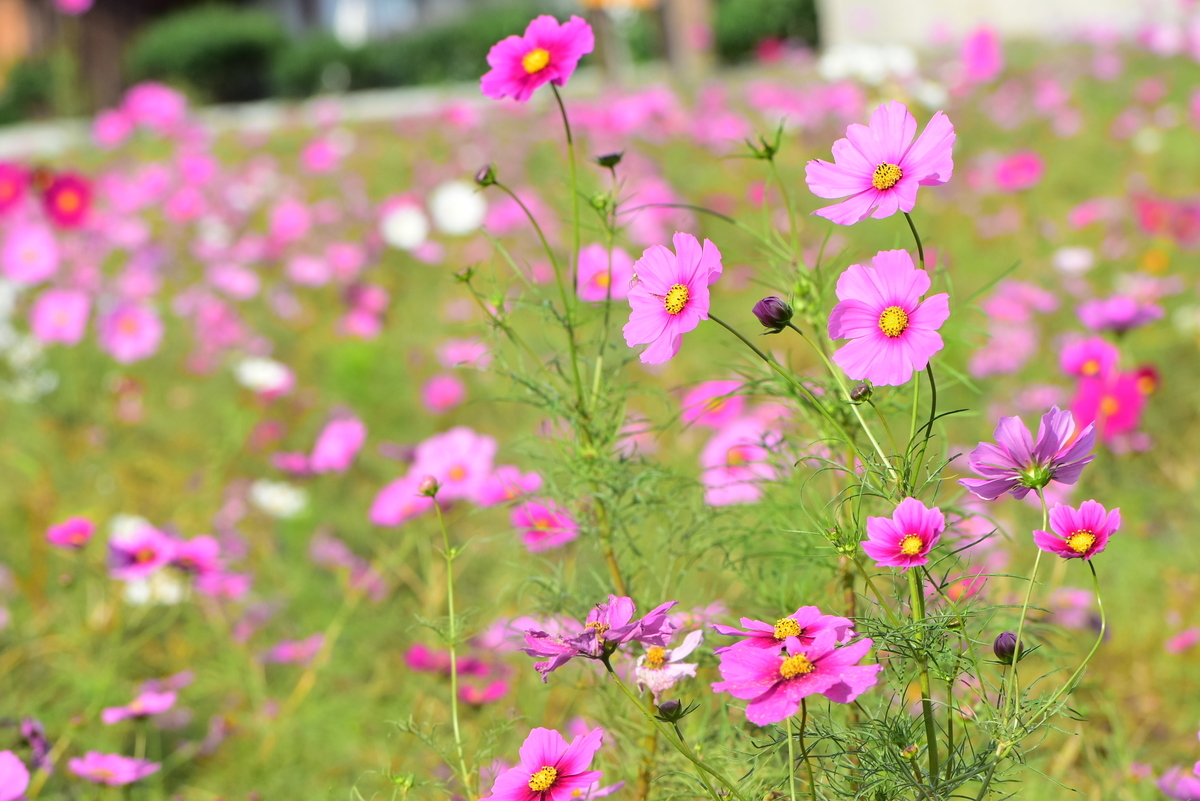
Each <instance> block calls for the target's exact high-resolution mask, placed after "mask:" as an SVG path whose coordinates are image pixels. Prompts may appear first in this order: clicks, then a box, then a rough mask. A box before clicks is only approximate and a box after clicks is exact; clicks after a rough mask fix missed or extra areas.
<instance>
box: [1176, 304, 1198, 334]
mask: <svg viewBox="0 0 1200 801" xmlns="http://www.w3.org/2000/svg"><path fill="white" fill-rule="evenodd" d="M1171 322H1172V323H1174V325H1175V328H1176V329H1177V330H1178V331H1179V332H1180V333H1182V334H1195V333H1197V332H1200V306H1180V307H1179V308H1178V309H1176V310H1175V313H1174V314H1172V315H1171Z"/></svg>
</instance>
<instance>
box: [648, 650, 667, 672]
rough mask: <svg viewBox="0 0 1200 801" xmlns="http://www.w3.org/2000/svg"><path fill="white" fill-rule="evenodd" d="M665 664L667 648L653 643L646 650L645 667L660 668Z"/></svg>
mask: <svg viewBox="0 0 1200 801" xmlns="http://www.w3.org/2000/svg"><path fill="white" fill-rule="evenodd" d="M665 664H667V649H665V648H663V647H661V646H658V645H654V646H651V647H650V649H649V650H648V651H646V662H645V665H646V667H648V668H651V669H653V670H661V669H662V666H663V665H665Z"/></svg>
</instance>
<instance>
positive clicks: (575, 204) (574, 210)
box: [550, 84, 579, 291]
mask: <svg viewBox="0 0 1200 801" xmlns="http://www.w3.org/2000/svg"><path fill="white" fill-rule="evenodd" d="M550 89H551V90H553V91H554V99H555V100H556V101H557V102H558V111H559V113H560V114H562V122H563V130H565V131H566V133H567V161H568V162H569V167H570V170H571V220H572V228H573V229H574V233H575V240H574V247H573V248H572V249H571V264H572V265H574V264H575V261H576V259H578V258H579V175H578V172H577V170H578V168H577V167H576V166H575V138H574V137H573V136H571V121H570V120H569V119H567V107H566V106H565V105H563V100H562V95H560V94H559V93H558V87H557V86H555V85H554V84H550ZM578 281H579V271H578V270H573V271H572V273H571V289H572V290H573V291H577V290H578Z"/></svg>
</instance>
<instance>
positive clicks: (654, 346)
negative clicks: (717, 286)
mask: <svg viewBox="0 0 1200 801" xmlns="http://www.w3.org/2000/svg"><path fill="white" fill-rule="evenodd" d="M674 244H675V252H674V253H672V252H671V251H669V250H667V249H666V248H665V247H663V246H662V245H655V246H654V247H652V248H650V249H648V250H647V251H646V252H645V253H643V254H642V257H641V258H640V259H638V260H637V262H636V263H635V264H634V265H633V268H634V272H636V273H637V281H636V283H635V284H634V285H633V287H632V288H631V289H630V290H629V305H630V307H631V312H630V315H629V322H628V323H626V324H625V328H624V331H625V344H627V345H629V347H631V348H632V347H634V346H635V345H650V347H648V348H646V350H644V351H643V352H642V356H641V360H642V363H643V364H662V363H663V362H665V361H668V360H669V359H671V358H673V357H674V356H675V354H677V353H679V345H680V342H681V340H682V339H683V335H684V334H685V333H687V332H688V331H691V330H692V329H694V328H695V327H696V326H698V325H700V321H701V320H707V319H708V288H709V286H711V285H712V284H714V283H716V281H717V279H718V278H720V277H721V269H722V266H721V252H720V251H719V250H717V246H716V245H714V244H713V243H712V242H710V241H709V240H707V239H705V240H704V248H703V250H701V247H700V243H699V242H698V241H696V237H694V236H692V235H691V234H685V233H676V234H675V237H674Z"/></svg>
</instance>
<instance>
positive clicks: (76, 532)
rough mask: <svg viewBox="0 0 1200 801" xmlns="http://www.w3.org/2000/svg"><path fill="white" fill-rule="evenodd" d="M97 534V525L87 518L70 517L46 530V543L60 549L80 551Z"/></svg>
mask: <svg viewBox="0 0 1200 801" xmlns="http://www.w3.org/2000/svg"><path fill="white" fill-rule="evenodd" d="M95 533H96V524H95V523H93V522H92V521H91V520H88V519H87V518H86V517H68V518H67V519H66V520H64V521H63V522H61V523H58V524H56V525H53V526H50V528H48V529H46V541H47V542H49V543H50V544H51V545H56V546H58V547H59V548H67V549H70V550H73V551H78V550H79V549H80V548H82V547H83V546H85V545H87V544H88V542H89V541H90V540H91V539H92V535H93V534H95Z"/></svg>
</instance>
